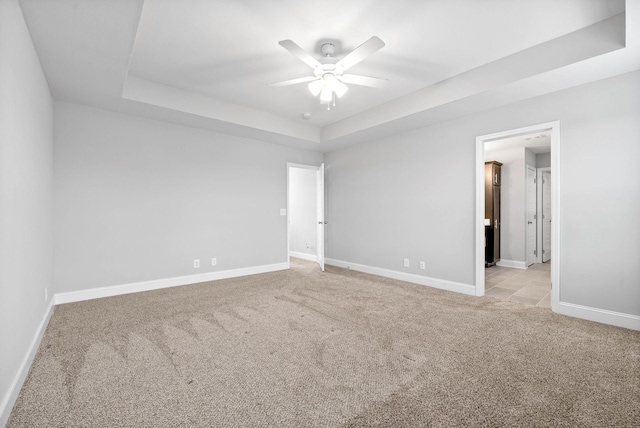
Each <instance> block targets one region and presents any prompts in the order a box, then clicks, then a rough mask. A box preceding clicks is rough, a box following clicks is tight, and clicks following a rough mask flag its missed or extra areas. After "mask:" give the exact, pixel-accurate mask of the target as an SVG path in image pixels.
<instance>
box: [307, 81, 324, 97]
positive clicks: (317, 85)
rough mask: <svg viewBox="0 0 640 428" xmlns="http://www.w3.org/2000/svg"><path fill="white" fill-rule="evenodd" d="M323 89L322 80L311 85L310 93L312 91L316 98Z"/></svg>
mask: <svg viewBox="0 0 640 428" xmlns="http://www.w3.org/2000/svg"><path fill="white" fill-rule="evenodd" d="M323 87H324V81H323V80H322V79H318V80H314V81H313V82H311V83H309V91H311V93H312V94H313V96H314V97H317V96H318V95H320V92H322V88H323Z"/></svg>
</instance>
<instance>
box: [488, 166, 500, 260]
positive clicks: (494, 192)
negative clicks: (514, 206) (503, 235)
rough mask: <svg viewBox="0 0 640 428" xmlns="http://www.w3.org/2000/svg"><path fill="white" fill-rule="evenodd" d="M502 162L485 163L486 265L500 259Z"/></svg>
mask: <svg viewBox="0 0 640 428" xmlns="http://www.w3.org/2000/svg"><path fill="white" fill-rule="evenodd" d="M501 167H502V164H501V163H500V162H496V161H491V162H485V164H484V218H485V219H487V220H489V224H488V225H486V227H485V245H486V248H485V265H486V266H493V265H494V264H496V263H497V262H498V261H499V260H500V185H501V181H502V176H501V173H500V169H501Z"/></svg>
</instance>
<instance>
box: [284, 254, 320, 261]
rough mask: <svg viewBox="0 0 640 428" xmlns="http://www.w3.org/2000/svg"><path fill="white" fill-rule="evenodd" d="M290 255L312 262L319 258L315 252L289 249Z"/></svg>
mask: <svg viewBox="0 0 640 428" xmlns="http://www.w3.org/2000/svg"><path fill="white" fill-rule="evenodd" d="M289 256H290V257H296V258H298V259H303V260H309V261H310V262H315V261H317V260H318V256H317V255H315V254H307V253H301V252H299V251H289Z"/></svg>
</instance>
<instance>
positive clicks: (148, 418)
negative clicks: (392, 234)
mask: <svg viewBox="0 0 640 428" xmlns="http://www.w3.org/2000/svg"><path fill="white" fill-rule="evenodd" d="M8 426H9V427H44V426H64V427H71V426H92V427H117V426H149V427H150V426H220V427H236V426H237V427H266V426H269V427H307V426H327V427H342V426H394V427H397V426H404V427H409V426H447V427H450V426H567V427H569V426H571V427H573V426H598V427H602V426H616V427H638V426H640V332H637V331H631V330H625V329H621V328H616V327H611V326H606V325H601V324H596V323H591V322H587V321H582V320H578V319H573V318H569V317H564V316H560V315H556V314H553V313H552V312H551V311H550V310H548V309H543V308H536V307H531V306H524V305H520V304H517V303H511V302H503V301H499V300H494V299H491V298H474V297H469V296H464V295H460V294H455V293H450V292H445V291H440V290H436V289H431V288H428V287H423V286H419V285H414V284H408V283H403V282H400V281H394V280H388V279H384V278H379V277H375V276H371V275H366V274H362V273H358V272H353V271H349V270H344V269H338V268H333V267H328V269H327V272H325V273H321V272H320V271H319V269H318V268H317V267H316V266H315V264H313V263H309V262H304V261H299V260H292V269H291V270H289V271H282V272H274V273H269V274H263V275H255V276H250V277H243V278H235V279H229V280H223V281H216V282H210V283H203V284H197V285H190V286H183V287H176V288H171V289H164V290H158V291H152V292H146V293H137V294H131V295H125V296H118V297H111V298H104V299H97V300H92V301H86V302H79V303H73V304H66V305H61V306H58V307H56V309H55V312H54V314H53V316H52V318H51V321H50V324H49V326H48V328H47V330H46V333H45V335H44V338H43V340H42V343H41V345H40V348H39V350H38V352H37V355H36V358H35V361H34V364H33V366H32V368H31V371H30V373H29V376H28V378H27V380H26V382H25V385H24V387H23V388H22V391H21V393H20V396H19V398H18V400H17V402H16V405H15V407H14V409H13V412H12V414H11V417H10V420H9V424H8Z"/></svg>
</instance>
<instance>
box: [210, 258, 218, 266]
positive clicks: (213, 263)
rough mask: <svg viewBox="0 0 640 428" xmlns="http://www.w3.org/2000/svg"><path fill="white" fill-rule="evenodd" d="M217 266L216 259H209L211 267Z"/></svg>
mask: <svg viewBox="0 0 640 428" xmlns="http://www.w3.org/2000/svg"><path fill="white" fill-rule="evenodd" d="M217 264H218V259H216V258H215V257H214V258H212V259H211V266H215V265H217Z"/></svg>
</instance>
